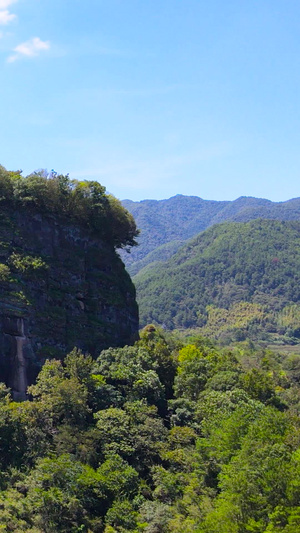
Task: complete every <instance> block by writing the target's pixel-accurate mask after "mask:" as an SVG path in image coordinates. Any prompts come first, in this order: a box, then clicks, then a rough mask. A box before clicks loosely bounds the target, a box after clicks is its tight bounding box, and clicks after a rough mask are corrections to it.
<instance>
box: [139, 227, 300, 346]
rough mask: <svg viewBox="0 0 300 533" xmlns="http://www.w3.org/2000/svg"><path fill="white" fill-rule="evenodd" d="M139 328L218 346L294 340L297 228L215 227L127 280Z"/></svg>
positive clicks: (298, 290) (299, 276)
mask: <svg viewBox="0 0 300 533" xmlns="http://www.w3.org/2000/svg"><path fill="white" fill-rule="evenodd" d="M134 281H135V284H136V287H137V295H138V302H139V306H140V320H141V324H142V325H143V324H145V323H147V322H156V323H158V324H165V325H166V326H167V328H169V329H173V328H195V327H198V328H201V332H202V333H203V334H205V335H209V336H216V337H218V338H219V339H223V340H226V339H227V340H229V341H232V340H243V339H245V338H246V337H247V338H248V337H250V338H253V339H257V338H258V337H259V336H260V337H261V338H268V336H269V337H270V336H271V337H272V336H273V337H272V338H273V340H274V338H275V339H276V337H278V335H286V338H287V339H290V340H292V341H293V339H294V340H296V339H297V338H299V336H300V329H299V319H300V305H299V302H300V222H298V221H290V222H279V221H272V220H261V219H259V220H255V221H252V222H249V223H245V224H243V223H226V224H219V225H215V226H213V227H212V228H209V229H208V230H206V231H205V232H203V233H201V234H200V235H199V236H198V237H196V238H195V239H193V240H191V241H189V243H188V244H187V245H185V246H184V247H182V248H181V250H180V251H179V252H177V254H176V255H174V256H173V257H172V258H171V259H170V260H169V261H168V262H166V263H163V264H157V265H156V266H153V267H152V268H150V267H149V266H148V267H146V268H145V269H144V270H142V271H141V272H140V273H139V274H138V275H137V276H135V277H134Z"/></svg>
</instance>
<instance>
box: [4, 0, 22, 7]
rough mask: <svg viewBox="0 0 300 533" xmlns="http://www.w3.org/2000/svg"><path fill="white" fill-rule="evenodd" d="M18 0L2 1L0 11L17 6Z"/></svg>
mask: <svg viewBox="0 0 300 533" xmlns="http://www.w3.org/2000/svg"><path fill="white" fill-rule="evenodd" d="M17 1H18V0H0V9H6V8H7V7H9V6H11V4H15V3H16V2H17Z"/></svg>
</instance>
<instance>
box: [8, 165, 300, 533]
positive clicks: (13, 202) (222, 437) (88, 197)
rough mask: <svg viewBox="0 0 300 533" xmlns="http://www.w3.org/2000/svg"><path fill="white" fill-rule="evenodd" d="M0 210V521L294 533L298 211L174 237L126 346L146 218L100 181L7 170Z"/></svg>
mask: <svg viewBox="0 0 300 533" xmlns="http://www.w3.org/2000/svg"><path fill="white" fill-rule="evenodd" d="M243 202H244V200H243V201H242V203H243ZM251 202H252V201H251ZM251 202H250V203H251ZM265 202H267V204H268V201H262V202H260V203H262V204H263V205H262V207H264V206H265V207H267V208H269V207H270V206H269V204H268V205H265ZM196 203H197V201H196ZM225 204H226V205H225ZM223 208H224V209H227V210H229V211H230V210H231V208H232V206H231V205H229V204H228V203H226V202H225V203H224V205H223V207H222V209H223ZM234 209H235V208H234ZM208 211H209V209H208V210H207V213H208ZM0 213H1V219H0V229H1V231H0V237H1V239H2V243H1V246H2V248H1V250H2V251H1V254H2V255H1V258H2V259H1V260H2V261H3V262H2V266H1V265H0V266H1V268H0V290H1V294H0V296H1V301H0V303H1V306H0V309H1V313H0V314H1V321H0V325H1V329H0V341H1V343H0V349H1V353H0V357H1V365H2V366H1V365H0V372H1V375H0V378H1V379H0V381H2V383H0V532H4V533H80V532H81V533H247V532H250V533H298V532H299V530H300V505H299V502H300V431H299V429H300V428H299V414H300V350H299V344H298V340H299V338H300V334H299V316H300V312H299V260H300V259H299V253H300V246H299V244H300V243H299V229H300V226H299V224H300V222H298V221H297V220H289V221H283V222H282V221H281V220H262V219H258V220H254V221H250V222H247V223H244V222H243V223H241V222H230V223H225V224H219V225H214V226H212V227H210V228H208V229H206V230H205V228H203V229H204V230H205V231H204V232H202V233H200V234H199V235H197V236H196V237H194V238H193V239H192V240H191V241H188V242H187V243H185V244H184V243H182V242H181V237H180V236H178V237H179V239H178V241H180V242H181V244H183V246H181V247H180V249H178V250H177V253H176V254H175V255H174V254H173V252H175V249H174V248H173V245H172V244H170V245H169V246H170V250H171V249H172V250H173V251H172V254H171V255H172V257H171V258H170V256H169V259H168V260H167V261H166V262H159V263H155V264H154V265H152V266H151V265H147V266H146V267H145V268H144V269H143V270H141V271H140V272H139V274H138V275H137V277H136V278H135V279H136V284H137V290H138V297H139V299H140V302H141V308H140V312H141V317H142V321H145V322H146V321H147V322H149V323H148V324H146V323H145V324H143V326H144V327H143V328H142V329H141V330H140V332H139V335H135V337H136V338H135V341H134V340H133V336H132V335H130V336H128V338H130V341H128V344H126V345H125V346H124V344H125V342H124V341H122V339H124V338H125V337H122V336H119V337H118V336H116V335H114V336H112V331H115V329H116V327H118V328H119V329H120V330H122V328H124V324H125V325H126V324H127V326H126V327H127V328H128V329H130V328H132V332H135V333H136V329H137V308H136V303H135V299H134V287H133V285H132V282H131V280H130V277H129V275H128V274H127V273H126V271H125V267H124V265H123V263H122V262H121V260H120V258H119V255H118V254H119V253H122V252H119V250H120V249H122V248H123V250H129V249H130V248H131V247H135V245H136V243H137V239H138V236H139V230H138V229H137V225H136V223H135V221H134V218H133V215H132V214H130V213H129V212H128V211H127V210H126V208H124V207H123V206H122V204H121V203H120V202H119V201H118V200H116V199H115V198H114V197H113V196H111V195H109V194H107V193H106V191H105V188H104V187H103V186H102V185H100V184H99V183H98V182H94V181H92V182H91V181H87V180H84V181H76V180H71V179H70V178H69V176H68V175H67V176H63V175H58V174H56V173H55V172H53V171H52V172H51V173H50V174H49V173H46V172H45V171H37V172H35V173H33V174H30V175H29V176H27V177H23V176H22V173H21V172H19V171H18V172H10V171H7V170H5V169H4V168H3V167H1V168H0ZM217 214H218V213H217V212H216V213H215V216H217ZM220 216H221V215H220ZM266 218H268V217H266ZM291 218H292V217H291ZM24 221H25V222H24ZM27 222H28V224H27ZM43 225H44V226H45V227H43ZM27 226H28V227H29V230H28V228H27ZM24 227H26V228H25V229H24ZM142 229H143V228H141V230H142ZM46 230H47V231H48V230H49V235H50V237H49V236H48V237H47V239H48V240H47V239H44V233H43V232H45V231H46ZM28 231H29V233H28ZM26 232H27V233H26ZM141 235H142V233H141ZM45 240H46V241H47V242H44V241H45ZM55 240H56V241H57V243H58V244H57V243H56V244H55V243H54V244H55V245H54V244H53V242H54V241H55ZM48 241H49V242H48ZM52 241H53V242H52ZM65 242H67V243H68V248H67V250H65V251H64V254H63V251H61V255H60V254H59V252H58V250H60V249H61V248H62V247H61V245H60V244H61V243H65ZM49 243H50V244H49ZM34 246H37V247H38V248H37V249H40V250H41V254H42V255H41V256H40V255H33V253H31V252H30V254H29V251H30V250H31V249H33V247H34ZM45 246H46V248H45ZM175 248H176V246H175ZM45 249H47V250H48V252H49V250H50V252H49V254H48V255H47V254H46V252H45ZM16 250H17V252H16ZM42 252H43V253H42ZM48 252H47V253H48ZM124 253H126V254H127V252H124ZM43 254H44V255H43ZM127 255H128V257H130V254H127ZM62 256H63V258H62ZM66 256H68V257H66ZM165 259H167V256H166V257H165ZM113 263H114V264H115V266H114V268H112V267H111V264H113ZM58 265H60V270H59V269H58ZM68 265H69V267H68ZM68 268H70V270H69V271H68ZM113 278H117V279H113ZM16 287H17V290H16ZM78 287H80V291H78ZM81 291H82V292H81ZM84 291H86V293H85V294H83V292H84ZM78 292H79V294H78ZM128 302H131V304H130V305H131V306H132V309H131V311H129V304H128ZM49 306H50V307H49ZM49 308H51V313H48V310H49ZM116 310H118V312H117V311H116ZM126 312H127V315H128V316H127V319H128V320H127V322H126V320H125V319H124V313H125V314H126ZM43 313H46V314H47V313H48V314H47V321H46V320H44V319H45V317H44V315H43ZM131 315H132V316H131ZM99 317H100V318H99ZM119 317H122V318H121V319H119ZM41 318H42V320H41ZM104 318H105V319H106V320H104ZM153 322H155V323H153ZM45 324H46V325H47V328H46V330H47V331H46V333H47V335H46V333H45V329H44V328H45ZM74 324H75V326H74ZM88 328H91V329H88ZM92 328H94V330H95V333H94V334H93V330H92ZM70 330H71V332H72V335H71V336H70V335H69V336H67V338H65V340H64V342H63V341H62V340H61V336H63V337H64V336H65V335H66V334H68V332H70ZM75 330H76V331H75ZM49 332H50V333H51V336H52V339H51V338H50V339H49V337H50V335H49ZM76 334H77V337H78V336H81V335H83V337H84V336H85V337H86V338H84V342H85V344H82V345H81V342H80V341H81V339H80V338H77V337H76ZM210 337H211V338H210ZM46 338H47V343H49V345H47V346H44V345H43V343H44V342H45V339H46ZM110 339H111V343H109V340H110ZM117 339H119V341H118V340H117ZM262 339H265V340H266V342H265V343H264V342H261V341H262ZM37 340H38V342H37ZM104 340H105V342H104ZM66 341H68V342H66ZM271 341H272V342H273V349H271V347H270V342H271ZM50 342H52V345H50ZM71 342H73V345H72V346H71V349H68V350H67V347H70V343H71ZM88 342H89V344H88ZM126 342H127V341H126ZM28 346H30V347H31V348H30V349H31V351H29V348H28ZM82 346H90V350H89V349H85V348H83V347H82ZM103 346H104V348H103ZM53 347H55V348H56V350H55V351H53ZM57 347H59V348H60V350H58V349H57ZM45 348H47V350H45ZM49 348H51V349H49ZM283 348H284V349H283ZM4 349H5V350H6V351H5V350H4ZM26 350H27V351H26ZM40 354H42V355H40ZM91 354H92V355H91ZM31 357H32V358H33V359H34V358H35V362H36V366H35V369H37V368H38V370H39V372H36V374H35V375H34V376H31V379H30V380H29V386H28V387H27V383H26V380H25V378H24V376H25V377H26V371H27V370H28V365H29V361H30V358H31ZM7 361H10V364H11V365H15V367H16V369H17V370H18V372H17V373H18V375H19V374H20V375H22V376H23V378H24V379H23V385H24V384H25V385H26V391H25V393H26V394H25V395H24V397H23V400H22V401H20V397H17V396H16V394H15V390H13V388H12V389H10V388H9V387H8V382H9V380H8V379H6V374H5V372H4V370H3V369H4V367H5V365H6V364H7ZM20 370H21V371H22V372H23V374H22V372H20ZM10 373H11V369H9V372H8V374H7V375H8V377H9V376H10ZM27 377H28V376H27Z"/></svg>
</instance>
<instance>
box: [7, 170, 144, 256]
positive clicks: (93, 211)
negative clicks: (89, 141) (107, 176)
mask: <svg viewBox="0 0 300 533" xmlns="http://www.w3.org/2000/svg"><path fill="white" fill-rule="evenodd" d="M0 203H9V204H12V205H14V206H16V207H18V208H26V209H27V210H28V209H31V210H34V211H37V212H41V213H43V214H48V215H55V217H57V218H58V219H59V218H63V219H65V220H68V221H70V222H73V223H76V224H79V225H80V226H82V227H83V228H86V229H87V230H89V231H92V232H94V233H96V234H97V235H99V236H100V237H102V238H104V239H105V240H107V241H108V242H110V243H111V244H113V246H115V247H116V248H128V247H131V246H135V245H136V240H135V238H136V237H137V235H138V233H139V232H138V230H137V227H136V224H135V221H134V219H133V216H132V215H131V214H130V213H129V212H128V211H127V210H126V209H125V208H124V207H122V205H121V203H120V202H119V200H117V199H116V198H115V197H114V196H112V195H110V194H106V189H105V187H104V186H103V185H101V184H100V183H99V182H98V181H88V180H82V181H78V180H74V179H73V180H71V179H70V177H69V175H68V174H67V175H63V174H58V173H56V172H54V171H52V172H50V173H48V172H47V171H45V170H39V171H36V172H33V173H32V174H29V175H28V176H26V177H24V176H22V173H21V171H16V172H14V171H7V170H6V169H5V168H4V167H2V166H0Z"/></svg>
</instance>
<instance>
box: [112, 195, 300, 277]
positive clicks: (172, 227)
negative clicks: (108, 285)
mask: <svg viewBox="0 0 300 533" xmlns="http://www.w3.org/2000/svg"><path fill="white" fill-rule="evenodd" d="M122 203H123V205H124V207H126V209H128V211H130V213H132V214H133V216H134V218H135V220H136V222H137V224H138V226H139V228H141V235H140V237H139V238H138V242H139V246H138V248H135V249H134V250H133V251H132V253H131V254H130V255H126V254H122V259H123V261H124V262H125V264H126V266H127V268H128V271H129V273H130V274H131V275H132V276H133V275H135V274H137V273H138V272H139V271H140V270H141V269H142V268H144V267H145V266H146V265H148V264H151V263H153V262H155V261H165V260H166V259H169V258H170V257H171V255H173V254H174V253H176V251H177V250H178V249H179V248H180V246H181V244H182V243H184V242H186V241H187V240H188V239H190V238H191V237H194V236H196V235H197V234H198V233H199V232H200V231H203V230H205V229H206V228H208V227H209V226H212V225H214V224H219V223H222V222H226V221H236V222H249V221H250V220H253V219H257V218H264V219H274V220H300V198H295V199H293V200H288V201H287V202H278V203H276V202H271V201H270V200H265V199H262V198H252V197H247V196H242V197H241V198H238V199H237V200H234V201H232V202H231V201H226V202H225V201H222V202H217V201H213V200H203V199H202V198H198V197H197V196H183V195H180V194H178V195H177V196H174V197H172V198H169V199H168V200H159V201H157V200H143V201H142V202H132V201H131V200H124V201H123V202H122Z"/></svg>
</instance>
